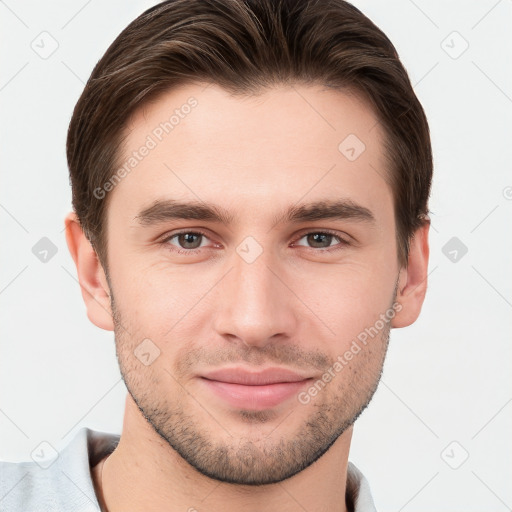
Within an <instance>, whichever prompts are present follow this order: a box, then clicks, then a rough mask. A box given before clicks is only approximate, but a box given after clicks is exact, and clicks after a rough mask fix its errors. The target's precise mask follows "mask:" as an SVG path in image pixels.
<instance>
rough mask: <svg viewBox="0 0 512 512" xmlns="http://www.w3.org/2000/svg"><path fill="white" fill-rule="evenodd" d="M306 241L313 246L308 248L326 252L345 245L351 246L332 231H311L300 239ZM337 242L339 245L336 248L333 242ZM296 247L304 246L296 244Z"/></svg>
mask: <svg viewBox="0 0 512 512" xmlns="http://www.w3.org/2000/svg"><path fill="white" fill-rule="evenodd" d="M302 239H306V243H307V244H311V245H309V246H308V247H309V248H311V249H324V250H337V249H340V248H342V247H343V246H345V245H349V242H347V241H346V240H344V239H343V238H341V237H340V236H339V235H337V234H336V233H333V232H331V231H328V230H327V231H310V232H308V233H304V234H303V235H302V237H301V238H300V239H299V241H300V240H302ZM335 240H337V241H338V244H335V245H334V246H333V245H331V243H332V242H333V241H335ZM295 245H302V244H300V243H295Z"/></svg>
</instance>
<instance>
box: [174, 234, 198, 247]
mask: <svg viewBox="0 0 512 512" xmlns="http://www.w3.org/2000/svg"><path fill="white" fill-rule="evenodd" d="M201 236H202V235H200V234H195V233H180V234H179V235H178V241H179V244H180V245H181V246H182V247H183V248H184V249H197V248H198V247H199V246H200V245H201ZM194 237H195V238H196V240H195V242H194V240H193V239H194ZM198 241H199V243H198ZM194 243H195V245H194ZM188 244H192V245H193V247H190V246H189V245H188Z"/></svg>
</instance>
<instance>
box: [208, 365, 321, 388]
mask: <svg viewBox="0 0 512 512" xmlns="http://www.w3.org/2000/svg"><path fill="white" fill-rule="evenodd" d="M201 377H203V378H205V379H208V380H216V381H220V382H229V383H231V384H244V385H246V386H263V385H265V384H277V383H282V382H299V381H302V380H306V379H308V378H310V377H311V376H310V375H301V374H299V373H296V372H294V371H292V370H288V369H287V368H265V369H264V370H261V371H258V372H254V371H250V370H248V369H244V368H240V367H238V368H224V369H221V370H214V371H212V372H209V373H206V374H204V375H201Z"/></svg>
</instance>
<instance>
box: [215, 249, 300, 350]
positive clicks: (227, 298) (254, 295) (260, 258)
mask: <svg viewBox="0 0 512 512" xmlns="http://www.w3.org/2000/svg"><path fill="white" fill-rule="evenodd" d="M258 245H259V244H258ZM279 267H280V265H279V263H278V261H277V260H276V258H274V257H273V253H272V251H271V250H263V247H261V246H259V248H258V247H257V246H256V245H255V244H254V241H252V240H246V241H245V242H242V243H241V244H240V245H239V247H238V248H237V253H236V254H233V259H232V270H231V271H230V272H229V274H228V275H227V276H226V278H227V279H225V280H223V282H224V283H223V286H222V289H221V290H219V291H220V296H219V297H218V300H219V308H218V310H217V316H216V329H217V331H218V332H219V334H220V335H223V336H227V335H231V336H236V337H237V338H239V339H240V340H242V341H243V342H244V343H245V344H246V345H255V346H256V345H257V346H264V345H265V344H266V343H268V342H269V341H270V338H271V337H272V336H275V335H276V334H282V335H289V334H290V332H291V331H292V329H293V328H294V325H295V317H294V314H293V311H292V308H293V304H292V302H291V300H290V291H289V290H288V289H287V287H286V286H285V285H284V283H283V282H282V281H281V279H283V278H281V279H280V278H279V277H277V276H276V274H279V270H278V269H279ZM271 269H272V270H271Z"/></svg>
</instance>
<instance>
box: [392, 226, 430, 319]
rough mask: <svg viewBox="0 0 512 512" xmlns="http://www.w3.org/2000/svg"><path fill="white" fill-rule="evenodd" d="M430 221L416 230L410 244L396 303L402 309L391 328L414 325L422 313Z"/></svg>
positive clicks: (425, 286) (425, 291)
mask: <svg viewBox="0 0 512 512" xmlns="http://www.w3.org/2000/svg"><path fill="white" fill-rule="evenodd" d="M429 229H430V220H426V221H425V223H424V224H423V225H422V226H421V227H420V228H418V229H417V230H416V232H415V233H414V236H413V237H412V239H411V242H410V250H409V258H408V265H407V268H402V269H401V270H400V276H399V282H398V290H397V294H396V302H398V303H400V304H401V309H400V311H399V312H397V314H396V315H395V317H394V318H393V320H392V321H391V327H395V328H397V327H407V326H408V325H411V324H412V323H414V322H415V321H416V320H417V318H418V316H419V314H420V311H421V307H422V305H423V301H424V300H425V295H426V293H427V277H428V259H429V243H428V233H429Z"/></svg>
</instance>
